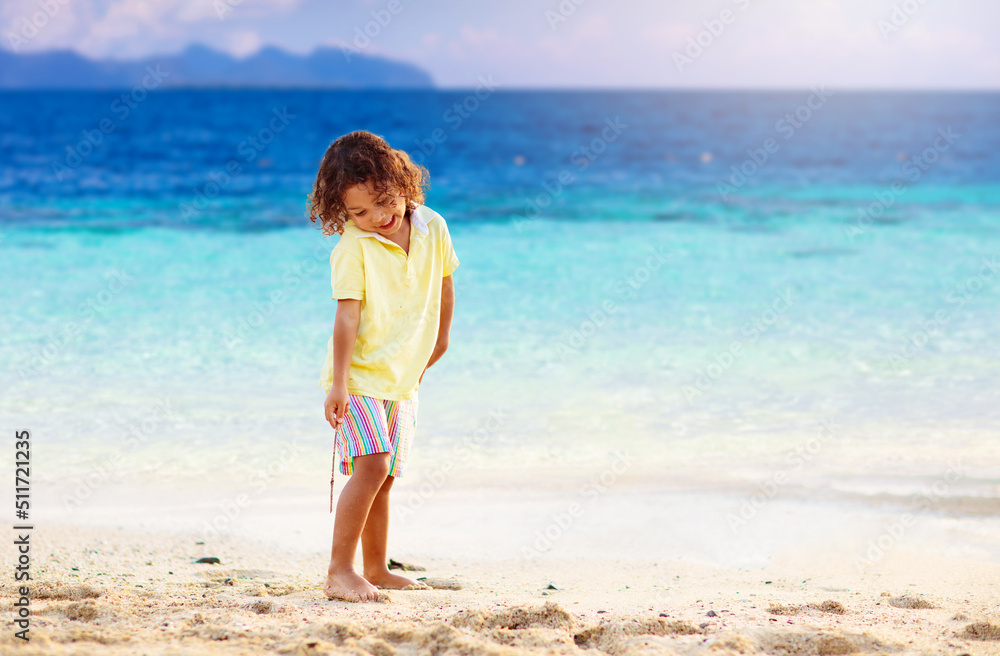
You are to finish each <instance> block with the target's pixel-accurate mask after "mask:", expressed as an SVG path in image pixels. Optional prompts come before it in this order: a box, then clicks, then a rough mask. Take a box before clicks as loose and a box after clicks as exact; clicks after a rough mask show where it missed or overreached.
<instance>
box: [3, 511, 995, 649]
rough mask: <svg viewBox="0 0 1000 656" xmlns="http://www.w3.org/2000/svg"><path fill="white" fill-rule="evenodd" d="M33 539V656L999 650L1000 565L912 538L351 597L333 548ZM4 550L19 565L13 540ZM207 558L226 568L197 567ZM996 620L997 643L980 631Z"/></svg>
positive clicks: (551, 562) (570, 570)
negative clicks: (333, 587) (339, 590)
mask: <svg viewBox="0 0 1000 656" xmlns="http://www.w3.org/2000/svg"><path fill="white" fill-rule="evenodd" d="M32 540H33V555H34V554H37V555H34V563H33V568H32V573H33V577H34V579H35V580H34V581H33V582H32V588H33V592H32V595H33V598H32V600H31V608H32V613H33V614H32V625H31V633H30V635H31V636H32V637H33V640H32V641H31V642H30V643H29V644H27V645H24V644H18V643H20V642H21V641H16V642H14V638H13V636H12V633H13V629H11V628H10V627H11V626H12V625H11V623H10V622H11V620H12V619H13V615H12V612H13V606H12V603H13V596H12V594H11V593H12V592H13V584H12V583H9V582H5V583H4V584H3V592H4V597H6V598H8V599H10V601H5V602H4V606H3V617H4V621H5V625H6V626H8V630H7V631H5V632H4V634H3V637H2V638H0V645H3V646H4V647H5V648H7V647H14V648H16V649H17V652H18V653H24V654H58V653H70V652H67V651H66V650H67V649H69V650H70V651H71V653H74V654H98V653H99V654H132V653H136V650H137V647H140V646H141V651H142V653H146V654H160V653H164V654H165V653H178V649H180V653H185V654H199V653H218V650H220V649H222V645H225V653H232V654H243V653H247V654H249V653H261V651H267V652H270V653H296V654H320V653H362V652H359V651H358V650H359V649H360V650H363V651H364V652H368V653H373V654H379V655H381V654H393V653H397V651H398V652H399V653H421V654H423V653H439V654H440V653H444V654H451V653H455V654H458V653H472V652H475V653H498V654H499V653H508V654H515V653H526V654H527V653H539V654H540V653H566V654H569V653H582V652H581V651H580V648H581V647H593V648H596V649H598V650H599V651H596V652H590V653H601V652H604V653H614V654H629V653H683V654H697V653H708V654H737V653H744V654H745V653H770V654H816V653H831V654H832V653H838V654H841V653H884V652H892V653H896V654H904V655H909V654H913V655H916V654H922V655H923V654H942V655H944V654H950V655H956V654H962V653H968V654H972V655H976V656H978V655H980V654H983V655H985V654H998V653H1000V608H998V606H997V601H998V598H997V593H996V592H995V582H996V581H998V580H1000V564H995V563H985V562H977V561H975V560H972V559H969V558H956V557H948V556H942V555H938V554H935V553H933V552H931V551H928V550H916V549H910V548H908V547H900V548H899V549H897V550H895V551H894V552H893V554H892V558H891V559H887V560H886V561H885V562H883V563H880V566H879V567H878V569H877V570H872V571H869V572H865V573H862V574H858V573H854V574H852V573H850V572H845V571H842V569H841V568H838V567H837V566H836V560H837V559H836V558H832V556H833V555H834V554H832V553H830V552H829V551H828V552H826V553H823V552H800V553H797V554H786V555H784V556H782V557H780V558H776V559H774V560H772V562H771V563H770V564H769V565H768V566H766V567H760V568H757V567H748V568H736V569H731V568H730V569H727V568H722V567H718V566H714V565H708V564H704V563H698V562H693V561H691V560H688V559H683V558H675V559H671V560H666V561H659V562H651V561H647V560H642V561H640V560H635V559H621V558H597V559H595V558H590V559H581V558H552V557H542V558H538V559H536V560H531V561H527V560H518V561H495V560H487V561H483V560H469V559H465V560H462V559H459V558H452V557H447V556H440V557H434V558H427V557H422V558H420V559H414V558H413V557H411V555H410V554H409V553H407V552H405V551H402V552H401V551H400V550H398V549H396V550H392V549H391V550H390V556H391V557H393V558H395V559H397V560H401V561H403V562H413V563H416V564H419V565H423V566H426V567H427V571H426V572H420V573H412V574H411V575H415V576H421V575H427V576H429V577H432V578H433V579H440V580H444V581H445V582H448V581H450V582H455V583H458V584H459V585H461V589H459V590H444V589H435V590H430V591H391V592H389V593H388V594H389V597H390V601H389V602H386V603H368V604H350V603H346V602H339V601H330V600H328V599H326V598H325V596H324V595H323V594H322V591H321V586H322V582H323V576H324V574H325V567H326V559H327V554H326V553H325V552H314V553H311V554H302V553H291V552H289V551H287V550H284V549H281V548H278V547H276V546H275V545H273V544H268V543H266V542H264V541H259V540H251V539H247V538H240V537H233V536H220V537H219V538H217V539H214V540H204V542H205V544H202V545H199V544H196V543H197V542H199V541H203V540H201V538H200V537H199V536H198V535H197V534H194V533H191V532H178V531H173V532H171V531H148V530H146V531H139V530H125V529H114V528H100V527H81V526H72V525H51V524H50V525H42V526H38V527H37V528H36V530H35V531H34V533H33V536H32ZM4 551H5V553H6V554H8V555H7V557H6V560H8V562H10V561H11V558H12V555H13V551H12V549H11V547H10V546H7V547H5V548H4ZM203 556H215V557H217V558H219V559H220V560H221V563H220V564H218V565H204V564H195V563H194V562H193V561H194V560H195V559H197V558H201V557H203ZM73 568H75V569H73ZM550 583H551V584H554V585H555V587H556V588H558V589H553V590H548V589H546V588H547V587H548V586H549V584H550ZM546 604H549V605H548V606H546ZM551 604H555V605H554V606H553V605H551ZM907 606H909V607H907ZM926 606H930V607H926ZM710 611H711V614H710ZM970 627H972V628H970ZM993 630H995V635H994V636H993V639H992V640H979V639H974V638H973V637H972V636H973V635H975V634H976V632H980V633H983V632H986V633H984V635H985V634H988V633H989V632H990V631H993ZM470 650H471V651H470Z"/></svg>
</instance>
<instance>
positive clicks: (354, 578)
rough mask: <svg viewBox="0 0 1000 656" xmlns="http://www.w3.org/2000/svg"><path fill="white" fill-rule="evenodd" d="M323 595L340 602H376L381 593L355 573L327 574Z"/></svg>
mask: <svg viewBox="0 0 1000 656" xmlns="http://www.w3.org/2000/svg"><path fill="white" fill-rule="evenodd" d="M323 593H324V594H325V595H326V596H327V597H329V598H330V599H340V600H342V601H378V599H379V597H380V596H382V593H380V592H379V591H378V588H376V587H375V586H374V585H372V584H371V583H369V582H368V581H366V580H365V579H364V578H362V577H361V576H359V575H358V573H357V572H353V571H351V572H327V574H326V584H325V585H324V586H323Z"/></svg>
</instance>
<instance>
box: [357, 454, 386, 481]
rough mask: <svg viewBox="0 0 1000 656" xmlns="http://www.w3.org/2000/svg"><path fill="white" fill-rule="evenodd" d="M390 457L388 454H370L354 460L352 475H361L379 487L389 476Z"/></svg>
mask: <svg viewBox="0 0 1000 656" xmlns="http://www.w3.org/2000/svg"><path fill="white" fill-rule="evenodd" d="M389 464H390V455H389V454H388V453H371V454H369V455H366V456H358V457H356V458H354V473H355V475H357V474H361V475H362V476H364V477H365V478H366V479H369V480H371V481H372V482H373V483H375V482H377V483H378V484H379V485H381V484H382V483H383V482H385V479H386V478H387V477H388V476H389Z"/></svg>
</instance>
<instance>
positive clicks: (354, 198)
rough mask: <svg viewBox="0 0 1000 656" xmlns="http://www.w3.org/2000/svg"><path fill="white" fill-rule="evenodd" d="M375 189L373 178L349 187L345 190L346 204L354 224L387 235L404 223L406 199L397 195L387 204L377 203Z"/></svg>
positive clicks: (348, 214)
mask: <svg viewBox="0 0 1000 656" xmlns="http://www.w3.org/2000/svg"><path fill="white" fill-rule="evenodd" d="M374 191H375V188H374V187H373V186H372V183H371V180H367V181H365V182H364V183H363V184H358V185H354V186H353V187H348V188H347V189H346V190H345V191H344V206H345V207H347V216H348V217H349V218H350V219H351V220H352V221H354V225H356V226H358V227H359V228H361V229H362V230H367V231H368V232H374V233H377V234H380V235H383V236H386V237H387V236H389V235H391V234H393V233H394V232H396V231H397V230H399V228H400V227H401V226H402V225H403V215H404V214H405V213H406V199H405V198H403V197H402V196H399V195H396V196H392V197H390V199H389V200H387V201H386V203H387V204H386V205H377V204H376V203H375V198H376V197H375V194H374Z"/></svg>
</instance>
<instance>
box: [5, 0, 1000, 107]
mask: <svg viewBox="0 0 1000 656" xmlns="http://www.w3.org/2000/svg"><path fill="white" fill-rule="evenodd" d="M40 12H46V14H42V13H40ZM32 20H34V22H35V23H36V24H37V25H40V27H37V29H33V28H34V26H32V25H31V24H30V22H31V21H32ZM0 29H2V30H3V39H2V42H0V44H2V45H0V47H2V48H4V49H7V50H16V51H17V52H22V53H25V52H33V51H41V50H51V49H71V50H75V51H77V52H79V53H80V54H83V55H85V56H88V57H92V58H113V59H133V58H138V57H143V56H155V55H158V54H166V53H174V52H178V51H180V50H182V49H184V48H185V47H186V46H188V45H190V44H192V43H200V44H204V45H208V46H210V47H214V48H217V49H220V50H224V51H226V52H229V53H231V54H233V55H236V56H240V57H242V56H247V55H249V54H252V53H254V52H256V51H257V50H259V49H260V48H261V47H264V46H277V47H279V48H283V49H285V50H289V51H292V52H296V53H302V54H304V53H307V52H310V51H312V50H313V49H315V48H317V47H337V48H345V47H349V48H353V49H354V50H355V51H357V52H361V53H364V54H371V55H378V56H382V57H388V58H391V59H396V60H401V61H407V62H411V63H414V64H416V65H418V66H420V67H421V68H423V69H424V70H426V71H427V72H429V73H430V74H431V76H432V77H433V78H434V81H435V83H436V84H437V85H438V86H440V87H461V88H468V87H475V86H476V85H477V84H478V83H479V80H480V79H492V80H493V82H494V83H495V84H497V85H498V86H500V87H504V86H506V87H507V88H562V87H569V88H762V89H778V88H782V89H784V88H795V89H801V88H809V87H812V86H818V85H824V84H825V85H827V86H829V87H831V88H837V89H855V88H856V89H1000V39H998V38H996V35H997V33H998V32H1000V2H997V1H996V0H947V1H946V0H661V1H655V0H615V1H612V0H494V1H489V0H3V2H2V5H0Z"/></svg>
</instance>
